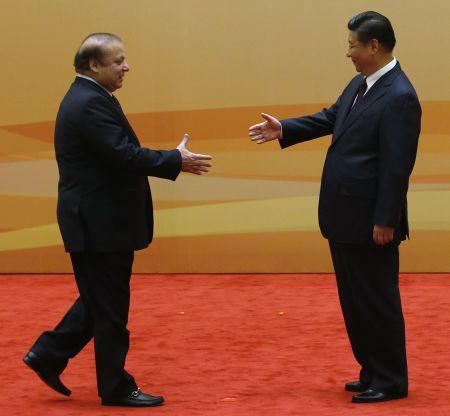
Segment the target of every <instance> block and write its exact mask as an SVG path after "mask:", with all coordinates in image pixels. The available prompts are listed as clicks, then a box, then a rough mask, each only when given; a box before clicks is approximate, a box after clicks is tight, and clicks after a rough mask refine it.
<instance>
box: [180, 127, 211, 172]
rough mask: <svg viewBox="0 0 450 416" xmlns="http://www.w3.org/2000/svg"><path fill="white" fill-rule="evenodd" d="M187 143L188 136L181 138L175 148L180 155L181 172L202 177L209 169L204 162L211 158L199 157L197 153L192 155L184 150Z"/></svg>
mask: <svg viewBox="0 0 450 416" xmlns="http://www.w3.org/2000/svg"><path fill="white" fill-rule="evenodd" d="M188 141H189V134H185V135H184V136H183V140H181V143H180V144H179V145H178V146H177V149H178V150H179V151H180V153H181V159H182V164H181V170H182V171H183V172H189V173H193V174H195V175H202V174H203V173H207V172H209V168H210V167H211V164H210V163H207V162H205V160H211V159H212V157H211V156H209V155H201V154H199V153H192V152H190V151H189V150H187V149H186V144H187V142H188Z"/></svg>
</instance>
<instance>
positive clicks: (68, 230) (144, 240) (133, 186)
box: [55, 77, 181, 252]
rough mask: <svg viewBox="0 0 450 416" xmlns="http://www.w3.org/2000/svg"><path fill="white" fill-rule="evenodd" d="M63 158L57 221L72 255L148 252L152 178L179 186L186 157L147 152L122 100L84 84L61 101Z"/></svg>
mask: <svg viewBox="0 0 450 416" xmlns="http://www.w3.org/2000/svg"><path fill="white" fill-rule="evenodd" d="M55 152H56V160H57V162H58V169H59V175H60V178H59V184H58V207H57V217H58V224H59V227H60V230H61V234H62V238H63V241H64V246H65V249H66V251H70V252H77V251H95V252H122V251H133V250H139V249H142V248H144V247H147V246H148V245H149V244H150V242H151V240H152V236H153V208H152V199H151V192H150V186H149V184H148V180H147V176H157V177H160V178H165V179H171V180H175V179H176V177H177V176H178V174H179V172H180V170H181V155H180V152H179V151H178V150H171V151H153V150H150V149H146V148H142V147H141V146H140V144H139V141H138V139H137V137H136V134H135V133H134V132H133V129H132V128H131V126H130V124H129V123H128V121H127V119H126V117H125V115H124V114H123V112H122V110H121V108H120V105H119V104H118V102H117V101H116V100H115V98H113V97H111V96H110V95H109V94H108V93H107V92H106V91H105V90H104V89H103V88H102V87H100V86H99V85H97V84H95V83H94V82H92V81H90V80H87V79H83V78H80V77H77V78H76V79H75V81H74V83H73V84H72V85H71V87H70V89H69V91H68V92H67V94H66V95H65V97H64V99H63V100H62V102H61V105H60V108H59V112H58V115H57V118H56V125H55Z"/></svg>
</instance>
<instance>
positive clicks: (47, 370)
mask: <svg viewBox="0 0 450 416" xmlns="http://www.w3.org/2000/svg"><path fill="white" fill-rule="evenodd" d="M23 362H24V363H25V364H26V365H27V366H28V367H30V368H31V369H32V370H33V371H34V372H35V373H36V374H37V375H38V376H39V377H40V379H41V380H42V381H43V382H44V383H45V384H47V386H49V387H50V388H52V389H53V390H55V391H57V392H58V393H61V394H64V396H70V393H71V391H70V390H69V389H68V388H67V387H66V386H65V385H64V384H63V383H62V382H61V380H60V379H59V374H60V373H58V372H57V371H55V370H53V369H52V368H51V367H50V366H48V365H47V364H46V363H45V362H44V361H43V360H41V359H40V358H39V357H38V356H37V355H36V354H35V353H34V352H33V351H30V352H29V353H28V354H27V355H25V357H23Z"/></svg>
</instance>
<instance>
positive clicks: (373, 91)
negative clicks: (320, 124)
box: [332, 63, 401, 144]
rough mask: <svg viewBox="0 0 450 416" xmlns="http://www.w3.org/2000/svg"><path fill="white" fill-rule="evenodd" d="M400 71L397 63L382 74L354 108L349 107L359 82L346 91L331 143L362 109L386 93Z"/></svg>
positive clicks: (340, 135) (365, 108)
mask: <svg viewBox="0 0 450 416" xmlns="http://www.w3.org/2000/svg"><path fill="white" fill-rule="evenodd" d="M400 72H401V68H400V64H399V63H397V65H396V66H395V67H394V68H393V69H392V70H391V71H389V72H388V73H387V74H385V75H383V76H382V77H381V78H380V79H379V80H378V81H377V82H375V84H374V85H373V86H372V88H370V90H369V91H368V92H367V94H366V95H365V96H364V98H363V100H362V101H361V102H360V103H359V104H358V105H357V106H356V107H355V108H351V106H352V105H353V102H354V99H355V97H356V92H357V90H358V86H359V84H357V85H356V87H355V88H353V89H352V90H351V91H349V92H348V94H347V95H346V101H345V105H346V107H344V108H343V110H344V111H345V112H343V113H342V116H341V119H340V121H339V124H338V125H337V126H336V129H335V134H334V135H333V141H332V144H334V143H336V141H338V140H339V139H340V138H341V137H342V134H343V133H344V132H345V130H347V129H348V128H349V127H350V126H351V125H352V124H353V123H354V122H355V121H356V120H358V118H359V117H360V115H361V114H362V113H363V112H364V111H366V110H367V109H368V108H369V107H370V106H371V105H372V104H374V103H375V102H376V101H378V100H379V99H380V98H381V97H382V96H383V95H385V94H386V92H387V91H388V88H387V87H389V86H390V85H391V84H392V82H393V80H394V79H395V78H396V77H397V75H398V74H399V73H400ZM361 79H362V78H361ZM345 115H346V117H345ZM344 117H345V118H344Z"/></svg>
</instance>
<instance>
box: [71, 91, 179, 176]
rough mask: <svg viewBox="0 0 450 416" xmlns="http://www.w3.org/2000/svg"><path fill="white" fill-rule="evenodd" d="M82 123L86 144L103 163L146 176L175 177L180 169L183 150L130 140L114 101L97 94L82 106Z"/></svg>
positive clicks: (80, 123)
mask: <svg viewBox="0 0 450 416" xmlns="http://www.w3.org/2000/svg"><path fill="white" fill-rule="evenodd" d="M79 125H80V126H81V130H82V136H83V139H84V141H85V144H86V146H87V147H88V148H89V149H90V150H91V151H92V152H93V153H94V154H95V155H96V156H97V157H98V158H99V159H101V160H102V161H103V162H104V163H106V164H108V165H110V166H113V167H116V168H119V169H124V170H127V171H129V172H134V173H135V174H138V175H143V176H156V177H158V178H163V179H171V180H175V179H176V178H177V176H178V174H179V173H180V171H181V154H180V152H179V151H178V150H177V149H174V150H169V151H167V150H151V149H147V148H144V147H140V146H139V145H137V144H135V143H133V142H132V141H130V139H129V137H128V135H127V133H126V131H125V129H124V127H123V125H122V124H121V122H120V120H119V119H118V115H117V111H116V110H115V108H114V104H112V103H110V102H109V100H108V98H106V97H103V96H98V97H94V98H92V99H90V100H89V101H88V102H87V103H86V105H85V106H84V107H83V111H82V114H81V117H80V122H79Z"/></svg>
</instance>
